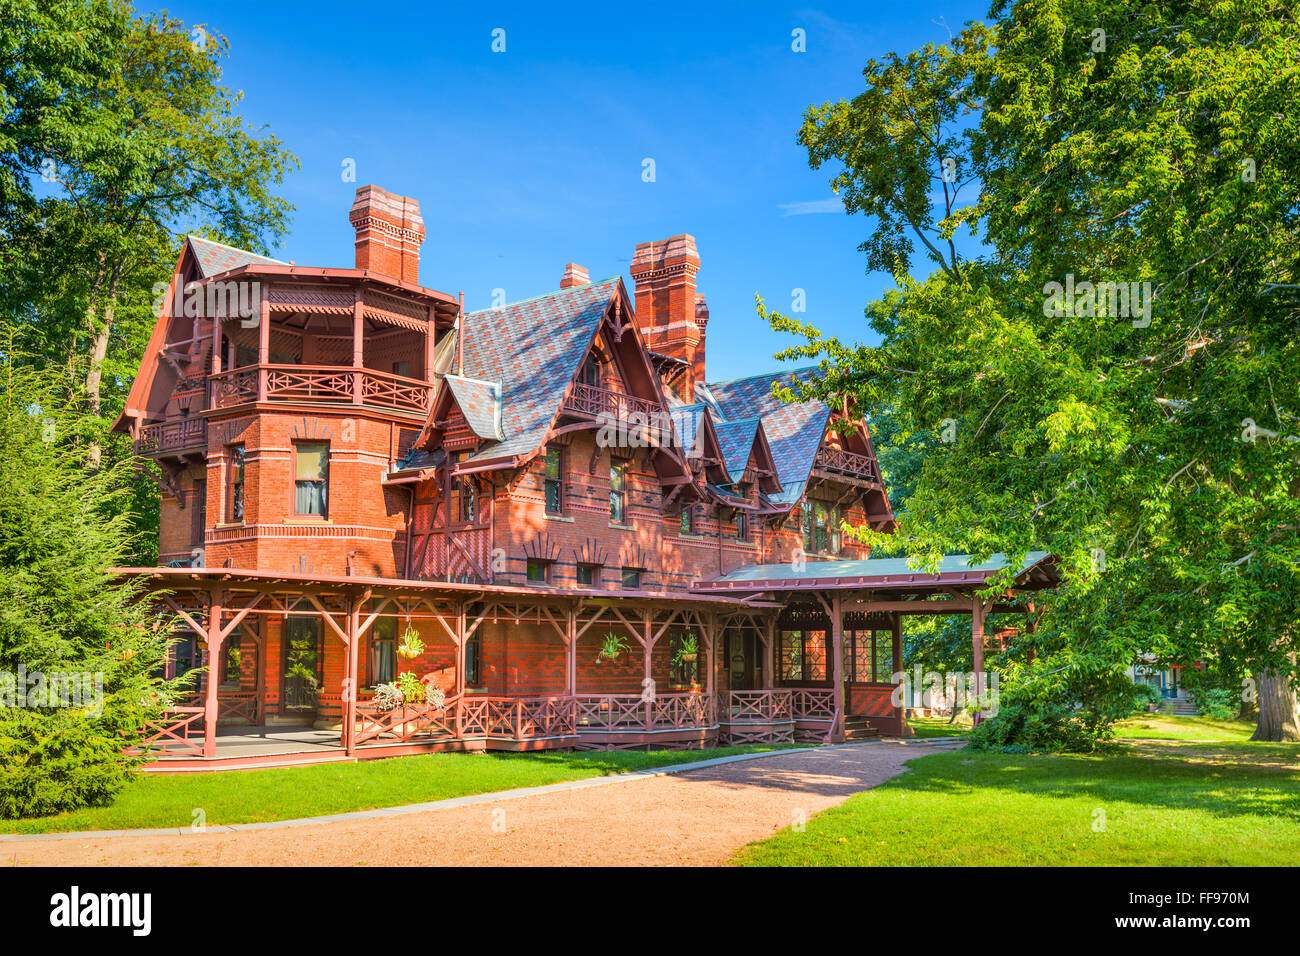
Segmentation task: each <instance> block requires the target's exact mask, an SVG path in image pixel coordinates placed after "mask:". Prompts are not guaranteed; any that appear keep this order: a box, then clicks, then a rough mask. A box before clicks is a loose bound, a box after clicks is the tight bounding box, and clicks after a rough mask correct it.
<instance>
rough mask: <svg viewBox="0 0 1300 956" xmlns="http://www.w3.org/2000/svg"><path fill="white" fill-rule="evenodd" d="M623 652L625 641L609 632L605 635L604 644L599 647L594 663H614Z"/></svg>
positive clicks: (625, 645) (625, 646) (625, 647)
mask: <svg viewBox="0 0 1300 956" xmlns="http://www.w3.org/2000/svg"><path fill="white" fill-rule="evenodd" d="M625 650H627V640H626V639H625V638H623V637H622V636H621V635H619V634H615V633H614V632H613V631H610V632H609V633H608V634H606V635H605V640H604V643H602V644H601V645H600V651H599V652H598V653H597V654H596V663H597V664H599V663H601V662H603V661H616V660H618V658H619V657H620V656H621V655H622V653H623V652H624V651H625Z"/></svg>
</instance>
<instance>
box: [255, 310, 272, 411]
mask: <svg viewBox="0 0 1300 956" xmlns="http://www.w3.org/2000/svg"><path fill="white" fill-rule="evenodd" d="M257 323H258V325H257V364H258V365H259V366H261V367H260V368H259V369H258V370H257V400H258V401H259V402H264V401H266V389H267V379H268V377H269V376H268V375H267V371H266V366H267V363H269V362H270V361H271V287H270V286H269V285H262V304H261V311H260V312H259V313H258V318H257Z"/></svg>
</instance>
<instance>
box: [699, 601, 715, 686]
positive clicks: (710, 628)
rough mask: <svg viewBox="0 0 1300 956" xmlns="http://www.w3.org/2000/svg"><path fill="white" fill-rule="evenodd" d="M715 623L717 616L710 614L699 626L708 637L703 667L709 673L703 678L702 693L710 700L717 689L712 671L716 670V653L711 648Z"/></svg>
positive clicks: (705, 644) (705, 643) (712, 647)
mask: <svg viewBox="0 0 1300 956" xmlns="http://www.w3.org/2000/svg"><path fill="white" fill-rule="evenodd" d="M717 622H718V618H717V615H714V614H710V615H709V616H708V617H707V618H703V619H702V620H701V621H700V623H701V625H703V627H702V630H703V631H704V632H705V634H707V635H708V637H707V638H706V639H705V642H704V652H705V654H704V656H705V666H706V667H708V669H709V673H708V676H707V677H706V678H705V682H704V692H705V693H706V694H708V695H709V699H710V700H712V699H713V695H714V692H715V688H716V687H717V680H716V675H715V674H714V673H713V672H714V670H716V668H715V667H714V664H713V655H714V654H715V653H716V650H717V649H716V648H715V647H714V646H713V642H714V641H715V640H717V635H718V628H717Z"/></svg>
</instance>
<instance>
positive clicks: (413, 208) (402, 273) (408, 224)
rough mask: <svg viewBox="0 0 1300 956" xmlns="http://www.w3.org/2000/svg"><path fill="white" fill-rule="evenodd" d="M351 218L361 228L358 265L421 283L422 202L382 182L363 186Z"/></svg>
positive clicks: (349, 218)
mask: <svg viewBox="0 0 1300 956" xmlns="http://www.w3.org/2000/svg"><path fill="white" fill-rule="evenodd" d="M348 221H349V222H351V223H352V227H353V228H354V229H356V231H357V265H356V267H357V268H358V269H369V270H370V271H372V272H378V273H380V274H381V275H386V276H389V277H390V278H393V279H402V280H404V281H406V282H414V283H417V284H418V283H419V281H420V243H422V242H424V219H423V218H422V217H421V216H420V204H419V203H418V202H416V201H415V200H414V199H408V198H407V197H406V196H398V195H396V194H394V193H390V192H389V191H388V190H387V189H380V188H379V187H378V186H362V187H361V188H360V189H358V190H357V198H356V199H355V200H354V201H353V203H352V211H351V212H349V213H348Z"/></svg>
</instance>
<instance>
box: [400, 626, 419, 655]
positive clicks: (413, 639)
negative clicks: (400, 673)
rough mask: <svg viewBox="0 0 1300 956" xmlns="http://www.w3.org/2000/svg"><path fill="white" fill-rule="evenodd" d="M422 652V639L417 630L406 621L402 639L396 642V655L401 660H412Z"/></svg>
mask: <svg viewBox="0 0 1300 956" xmlns="http://www.w3.org/2000/svg"><path fill="white" fill-rule="evenodd" d="M423 653H424V641H422V640H420V635H419V632H418V631H416V629H415V628H413V627H411V625H410V624H409V623H408V624H407V625H406V630H405V631H403V632H402V639H401V640H400V641H398V643H397V656H398V657H400V658H402V659H403V660H407V661H413V660H415V659H416V658H417V657H419V656H420V655H421V654H423Z"/></svg>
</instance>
